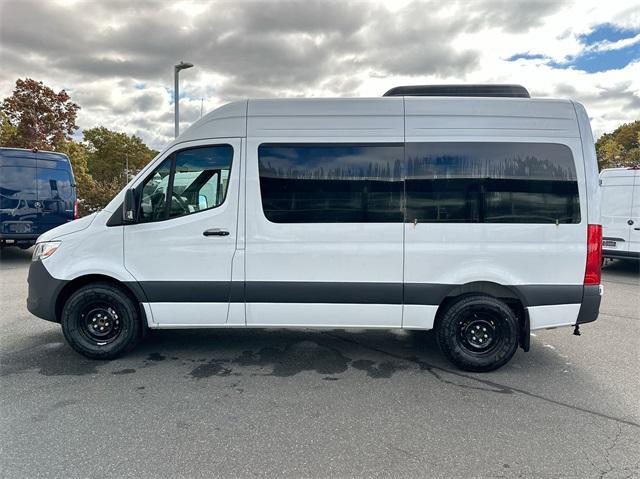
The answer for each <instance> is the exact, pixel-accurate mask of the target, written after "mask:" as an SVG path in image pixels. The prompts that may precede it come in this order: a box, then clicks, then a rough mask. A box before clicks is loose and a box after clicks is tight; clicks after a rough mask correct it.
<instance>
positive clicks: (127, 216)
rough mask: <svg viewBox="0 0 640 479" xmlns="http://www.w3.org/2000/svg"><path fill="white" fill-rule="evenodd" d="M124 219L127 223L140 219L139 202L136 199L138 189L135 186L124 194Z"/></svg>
mask: <svg viewBox="0 0 640 479" xmlns="http://www.w3.org/2000/svg"><path fill="white" fill-rule="evenodd" d="M122 220H123V221H124V222H125V223H135V222H137V221H138V202H137V201H136V190H134V189H133V188H130V189H128V190H127V191H126V192H125V194H124V203H123V204H122Z"/></svg>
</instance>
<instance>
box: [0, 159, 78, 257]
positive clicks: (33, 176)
mask: <svg viewBox="0 0 640 479" xmlns="http://www.w3.org/2000/svg"><path fill="white" fill-rule="evenodd" d="M77 217H78V199H77V196H76V186H75V181H74V178H73V171H72V169H71V163H70V162H69V158H68V157H67V156H66V155H64V154H62V153H55V152H51V151H38V150H25V149H21V148H0V245H2V246H7V245H15V246H19V247H21V248H29V247H30V246H32V245H33V244H35V242H36V239H37V238H38V236H40V235H41V234H42V233H44V232H45V231H49V230H50V229H52V228H55V227H56V226H59V225H61V224H64V223H67V222H68V221H73V220H74V219H76V218H77Z"/></svg>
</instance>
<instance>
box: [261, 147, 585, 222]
mask: <svg viewBox="0 0 640 479" xmlns="http://www.w3.org/2000/svg"><path fill="white" fill-rule="evenodd" d="M422 143H427V144H428V143H456V144H457V143H461V144H469V143H472V144H473V143H481V144H493V143H500V144H507V145H510V144H540V145H557V146H560V147H563V148H565V149H566V150H568V152H569V156H570V158H571V162H572V165H573V169H574V172H575V175H576V177H575V179H573V180H572V181H575V184H576V189H577V193H576V194H577V198H578V203H577V207H578V211H577V217H574V221H571V222H561V223H553V222H544V223H541V222H529V221H526V222H502V221H486V218H485V211H484V210H485V209H486V196H485V194H484V193H485V191H484V190H485V185H484V183H482V182H481V184H480V189H481V191H480V192H479V193H478V194H479V200H480V201H479V203H478V207H479V208H480V210H481V211H480V217H479V221H425V220H422V221H418V222H419V223H425V224H427V223H428V224H486V225H506V224H518V225H546V224H558V225H575V224H581V223H582V222H583V220H584V215H583V211H582V205H581V204H580V202H581V199H582V195H581V191H580V181H579V179H578V165H577V162H576V156H575V155H574V152H573V150H572V148H571V146H569V145H567V144H566V143H561V142H557V141H508V140H507V141H500V140H499V139H492V140H491V141H470V140H462V141H460V140H457V141H455V140H454V141H441V140H434V141H425V140H415V139H412V140H407V139H405V140H404V141H393V142H372V141H363V142H357V141H349V142H347V141H345V142H336V141H329V142H320V141H282V142H278V141H273V140H271V141H265V142H263V143H260V144H258V145H257V147H256V150H255V151H256V158H257V160H258V161H257V163H258V164H257V167H258V194H259V200H260V206H261V208H260V210H261V212H262V216H263V218H264V219H265V220H266V221H267V222H269V223H271V224H276V225H304V224H360V223H368V222H360V221H359V222H282V221H272V220H271V219H269V217H268V216H267V214H266V213H265V207H264V201H263V200H264V198H263V194H262V184H261V180H262V177H261V175H260V149H261V148H262V147H263V146H264V147H278V146H281V147H296V146H308V147H323V146H324V147H331V146H335V147H349V146H356V147H368V146H387V147H401V148H402V150H403V157H402V161H403V169H402V178H401V180H400V181H401V182H402V198H401V214H402V217H403V219H402V220H401V221H397V222H395V221H390V222H371V223H373V224H395V223H403V224H409V223H413V220H412V219H411V218H409V217H408V215H407V204H408V198H407V189H406V185H407V180H411V179H412V178H409V177H408V174H407V171H406V168H407V147H408V146H409V145H411V144H422ZM572 210H573V207H572Z"/></svg>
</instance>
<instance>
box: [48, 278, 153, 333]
mask: <svg viewBox="0 0 640 479" xmlns="http://www.w3.org/2000/svg"><path fill="white" fill-rule="evenodd" d="M92 283H107V284H111V285H113V286H115V287H117V288H118V289H120V290H121V291H122V292H123V293H125V294H126V295H127V296H129V298H131V300H132V301H133V302H134V304H135V305H136V308H137V309H138V314H139V315H140V318H141V320H142V322H143V325H146V324H147V321H146V314H145V312H144V308H143V307H142V306H141V304H140V303H142V302H144V301H146V299H145V295H144V291H143V290H142V288H141V287H140V285H139V284H138V283H136V282H126V283H125V282H123V281H120V280H117V279H115V278H114V277H112V276H108V275H105V274H86V275H82V276H78V277H77V278H74V279H72V280H71V281H69V282H68V283H67V284H65V285H64V287H63V288H62V289H61V290H60V293H59V294H58V297H57V298H56V304H55V317H56V320H57V321H58V322H60V320H61V319H62V308H64V305H65V303H66V302H67V300H68V299H69V298H70V297H71V295H72V294H73V293H75V292H76V291H78V289H80V288H82V287H83V286H86V285H88V284H92ZM143 330H144V329H143Z"/></svg>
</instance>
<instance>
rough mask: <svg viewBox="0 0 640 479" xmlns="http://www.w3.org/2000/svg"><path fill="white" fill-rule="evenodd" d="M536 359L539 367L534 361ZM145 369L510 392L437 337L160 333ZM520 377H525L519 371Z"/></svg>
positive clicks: (550, 364) (521, 366)
mask: <svg viewBox="0 0 640 479" xmlns="http://www.w3.org/2000/svg"><path fill="white" fill-rule="evenodd" d="M532 354H533V355H534V356H535V359H534V361H530V360H529V359H530V358H531V356H529V355H532ZM135 356H136V357H137V361H142V363H143V367H151V366H157V365H159V364H165V365H169V364H171V363H176V364H178V365H180V366H182V367H186V368H187V370H188V373H187V377H189V378H193V379H196V380H200V379H204V378H209V377H215V376H269V377H291V376H295V375H296V374H299V373H303V372H315V373H316V374H318V375H319V376H320V377H321V379H323V380H326V381H338V380H341V379H346V378H347V376H345V373H348V372H349V371H352V372H353V371H361V372H364V373H365V374H366V376H367V377H368V378H371V379H389V378H391V377H393V376H394V375H396V374H397V373H401V372H407V373H416V372H418V373H424V374H427V375H428V376H429V377H431V378H435V379H437V380H438V381H440V382H443V383H448V384H455V385H458V386H459V385H461V384H459V383H461V382H462V383H469V384H467V385H466V386H464V387H468V388H469V389H484V390H486V389H489V390H491V391H494V392H502V393H510V392H511V391H509V390H508V388H505V387H503V386H500V385H498V384H496V383H494V382H493V381H492V380H491V378H494V379H495V377H496V376H495V375H494V374H474V373H467V372H464V371H461V370H459V369H457V368H455V367H454V366H452V365H451V364H450V363H449V362H447V360H446V359H445V358H444V357H443V355H442V353H441V352H440V349H439V347H438V345H437V341H436V336H435V334H434V333H433V332H431V331H403V330H393V331H391V332H389V331H384V330H365V331H354V330H347V331H345V330H330V331H319V330H304V329H300V330H285V329H248V330H239V329H235V330H201V331H194V330H183V331H154V332H153V333H152V335H151V337H149V338H147V340H146V341H145V342H144V343H143V344H142V345H141V347H139V348H138V349H137V350H136V351H135ZM563 365H564V362H563V359H562V358H560V357H559V356H558V355H557V354H555V353H553V352H551V351H549V349H546V348H542V347H539V348H537V350H536V351H535V352H532V353H528V354H524V353H522V351H518V352H517V353H516V355H515V356H514V358H513V359H512V360H511V362H510V363H509V364H508V365H507V366H505V367H504V368H503V369H502V370H500V371H501V373H500V375H501V376H502V375H503V374H504V373H505V372H506V373H507V374H509V373H513V372H514V369H517V370H527V371H528V372H529V373H532V372H533V373H534V374H538V372H540V374H545V372H544V371H545V370H547V372H548V371H549V370H553V371H559V370H561V369H562V367H563ZM516 374H519V371H518V372H517V373H516Z"/></svg>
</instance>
